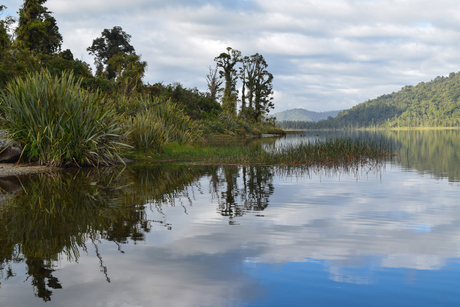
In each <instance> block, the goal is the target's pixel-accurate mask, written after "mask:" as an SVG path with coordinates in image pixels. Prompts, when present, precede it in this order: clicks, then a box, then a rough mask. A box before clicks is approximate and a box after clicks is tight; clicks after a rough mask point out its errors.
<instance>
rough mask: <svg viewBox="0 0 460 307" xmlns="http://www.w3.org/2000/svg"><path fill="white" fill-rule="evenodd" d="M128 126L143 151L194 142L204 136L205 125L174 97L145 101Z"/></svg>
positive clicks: (135, 145) (131, 137)
mask: <svg viewBox="0 0 460 307" xmlns="http://www.w3.org/2000/svg"><path fill="white" fill-rule="evenodd" d="M125 129H126V130H127V131H129V138H130V140H131V143H132V145H133V146H134V147H135V148H136V149H137V150H139V151H149V150H154V151H157V152H158V151H161V150H162V149H163V147H164V146H165V145H166V144H171V143H177V144H181V145H184V144H191V143H193V142H196V141H197V140H199V139H201V137H202V129H201V125H200V124H199V123H198V122H197V121H194V120H192V119H191V118H190V117H189V116H188V115H186V114H185V113H184V111H183V110H182V109H181V108H179V107H178V106H177V105H176V104H175V103H171V101H170V100H168V101H165V102H159V100H158V99H153V101H150V100H147V102H143V107H141V108H140V109H139V111H138V112H136V113H135V114H133V115H130V116H128V120H127V121H126V125H125Z"/></svg>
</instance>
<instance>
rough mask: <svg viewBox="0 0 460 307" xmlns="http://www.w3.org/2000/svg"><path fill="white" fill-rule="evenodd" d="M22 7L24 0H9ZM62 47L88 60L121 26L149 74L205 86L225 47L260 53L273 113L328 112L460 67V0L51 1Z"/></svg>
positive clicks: (161, 79) (150, 79)
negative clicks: (96, 43) (107, 33)
mask: <svg viewBox="0 0 460 307" xmlns="http://www.w3.org/2000/svg"><path fill="white" fill-rule="evenodd" d="M2 3H4V4H5V5H6V6H7V7H8V13H10V14H11V15H16V11H17V10H18V9H19V7H20V6H21V5H22V3H23V1H20V0H4V1H2ZM45 5H46V6H47V7H48V9H49V10H51V11H52V12H53V16H54V17H55V18H56V20H57V22H58V26H59V28H60V32H61V34H62V35H63V37H64V43H63V46H62V47H63V48H64V49H67V48H69V49H71V50H72V52H73V53H74V55H75V56H76V57H78V58H80V59H83V60H84V61H86V62H88V63H91V64H92V63H93V58H92V57H91V56H90V55H89V54H88V53H87V52H86V48H87V47H88V46H90V45H91V43H92V40H93V39H94V38H96V37H98V36H100V34H101V31H102V30H103V29H106V28H107V29H110V28H112V27H114V26H121V27H122V28H123V30H124V31H125V32H127V33H128V34H131V35H132V40H131V43H132V45H133V46H134V48H135V49H136V52H137V53H138V54H141V55H142V57H143V59H144V60H145V61H147V62H148V72H147V74H146V77H145V81H146V82H149V83H156V82H164V83H165V84H169V83H172V82H181V83H182V84H183V85H185V86H186V87H197V88H198V89H200V90H202V91H205V90H206V87H207V86H206V73H207V72H208V66H210V65H214V61H213V59H214V57H216V56H218V55H219V54H220V53H221V52H224V51H225V49H226V48H227V47H229V46H230V47H232V48H234V49H238V50H240V51H241V52H242V53H243V55H252V54H254V53H256V52H257V53H260V54H262V55H263V56H264V57H265V58H266V60H267V63H268V65H269V71H270V72H271V73H273V75H274V82H273V85H274V90H275V95H274V96H275V100H274V103H275V110H274V111H275V112H278V111H283V110H287V109H292V108H305V109H308V110H312V111H329V110H339V109H346V108H350V107H352V106H354V105H356V104H358V103H360V102H363V101H366V100H367V99H372V98H376V97H378V96H380V95H382V94H387V93H391V92H393V91H398V90H400V89H401V87H402V86H404V85H407V84H411V85H416V84H417V83H419V82H421V81H425V82H426V81H430V80H432V79H434V78H435V77H436V76H441V75H448V74H449V73H450V72H458V71H459V70H460V69H459V67H460V15H459V12H460V2H459V1H456V0H437V1H427V0H290V1H280V0H213V1H209V0H188V1H185V0H131V1H126V0H111V1H107V0H98V1H94V0H92V1H91V0H79V1H63V0H48V2H47V3H46V4H45Z"/></svg>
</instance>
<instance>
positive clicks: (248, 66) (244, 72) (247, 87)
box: [240, 53, 274, 121]
mask: <svg viewBox="0 0 460 307" xmlns="http://www.w3.org/2000/svg"><path fill="white" fill-rule="evenodd" d="M267 67H268V64H267V62H266V61H265V59H264V57H263V56H262V55H260V54H258V53H256V54H254V55H251V57H247V56H246V57H244V58H243V61H242V67H240V78H241V80H242V81H243V87H242V97H241V113H242V114H243V115H244V116H250V117H251V118H252V119H254V120H255V121H261V120H262V118H263V116H264V115H265V114H267V113H269V112H270V109H273V108H274V105H273V102H272V100H273V97H272V95H273V85H272V81H273V75H272V74H271V73H269V72H268V71H267ZM246 99H248V101H247V104H246ZM246 105H247V107H246Z"/></svg>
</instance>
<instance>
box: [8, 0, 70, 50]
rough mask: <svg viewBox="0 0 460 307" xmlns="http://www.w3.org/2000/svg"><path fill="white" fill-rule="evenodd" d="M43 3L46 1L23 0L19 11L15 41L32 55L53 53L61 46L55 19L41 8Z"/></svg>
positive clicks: (60, 37) (44, 8)
mask: <svg viewBox="0 0 460 307" xmlns="http://www.w3.org/2000/svg"><path fill="white" fill-rule="evenodd" d="M45 2H46V0H25V1H24V4H23V6H22V8H21V9H19V23H18V27H17V28H16V35H17V41H18V42H20V43H22V46H21V47H25V48H27V49H29V50H30V51H31V52H32V54H34V55H37V54H40V53H41V54H52V53H55V52H56V51H58V50H59V49H60V48H61V44H62V35H61V34H60V33H59V28H58V26H57V24H56V19H54V17H53V16H51V13H52V12H50V11H48V8H46V7H44V6H43V4H44V3H45Z"/></svg>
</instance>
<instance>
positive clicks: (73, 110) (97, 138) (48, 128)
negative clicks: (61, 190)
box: [0, 70, 127, 166]
mask: <svg viewBox="0 0 460 307" xmlns="http://www.w3.org/2000/svg"><path fill="white" fill-rule="evenodd" d="M80 84H81V80H76V79H75V77H74V76H73V74H72V73H64V74H63V75H62V76H61V77H57V76H52V75H51V74H50V73H49V72H48V71H47V70H42V71H40V72H36V73H31V74H29V75H27V76H26V77H25V78H24V79H21V78H16V79H14V80H13V81H12V82H10V83H9V84H8V85H7V86H6V88H5V89H4V90H2V91H1V105H0V112H1V115H2V117H3V123H4V127H5V128H6V129H7V131H8V133H9V135H10V137H11V138H13V139H15V140H16V141H18V142H19V143H20V144H21V145H22V146H23V158H25V159H26V160H28V161H38V162H39V163H40V164H44V165H50V166H64V165H79V166H82V165H92V166H99V165H111V164H114V163H116V162H117V161H121V158H120V151H121V150H122V149H123V148H126V147H127V145H125V144H123V143H122V142H121V139H122V137H123V135H122V128H121V126H120V125H119V122H120V120H121V116H120V115H117V114H116V112H115V110H114V108H113V106H111V105H108V104H107V103H105V104H104V96H103V95H101V94H100V93H99V92H96V93H88V92H86V91H85V90H83V89H81V88H80Z"/></svg>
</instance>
